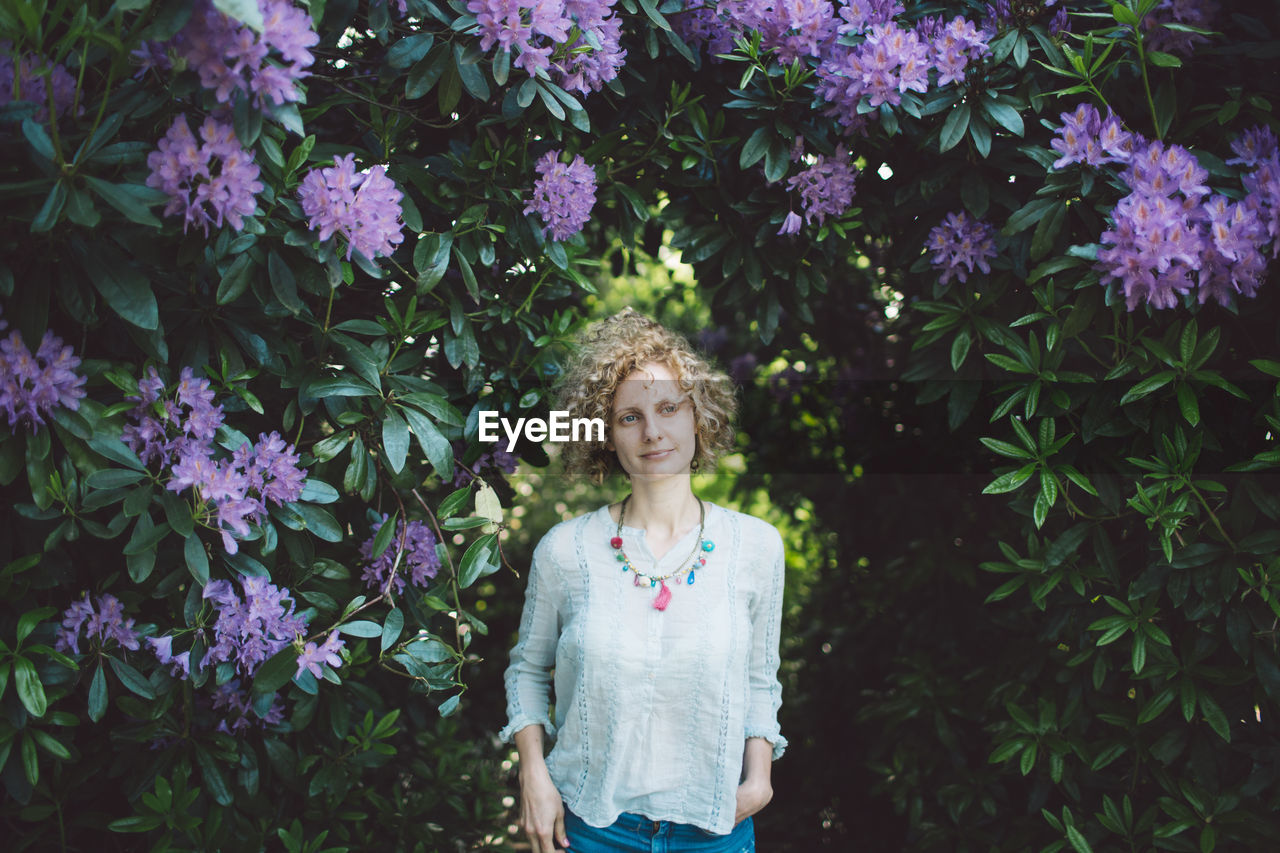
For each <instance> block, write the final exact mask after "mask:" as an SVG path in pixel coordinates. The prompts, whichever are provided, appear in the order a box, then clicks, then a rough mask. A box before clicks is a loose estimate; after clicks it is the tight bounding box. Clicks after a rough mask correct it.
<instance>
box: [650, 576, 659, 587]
mask: <svg viewBox="0 0 1280 853" xmlns="http://www.w3.org/2000/svg"><path fill="white" fill-rule="evenodd" d="M657 585H658V582H657V581H656V580H654V579H653V578H649V586H650V587H655V586H657Z"/></svg>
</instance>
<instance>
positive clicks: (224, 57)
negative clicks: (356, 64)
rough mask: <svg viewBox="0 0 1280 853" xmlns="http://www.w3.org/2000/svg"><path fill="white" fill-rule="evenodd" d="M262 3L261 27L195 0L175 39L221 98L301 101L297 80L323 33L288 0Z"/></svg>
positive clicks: (174, 44) (261, 0)
mask: <svg viewBox="0 0 1280 853" xmlns="http://www.w3.org/2000/svg"><path fill="white" fill-rule="evenodd" d="M258 9H259V10H260V11H261V12H262V32H261V33H255V32H254V31H253V30H252V29H250V28H249V27H248V26H246V25H244V24H242V23H240V22H239V21H236V20H234V19H232V18H230V17H228V16H227V15H224V14H223V13H222V12H220V11H218V10H217V8H215V7H214V5H213V3H212V2H211V0H196V4H195V8H194V9H193V10H192V12H191V18H190V20H189V21H188V22H187V25H186V26H185V27H183V28H182V30H181V31H179V32H178V34H177V35H176V36H174V38H173V41H172V42H171V46H172V48H173V50H174V52H175V53H176V54H177V55H178V56H181V57H182V58H183V59H185V60H186V61H187V64H188V65H189V66H190V67H191V68H193V69H194V70H195V71H196V73H197V74H199V75H200V84H201V85H202V86H204V87H205V88H206V89H212V90H213V92H214V97H216V98H217V99H218V101H219V102H220V103H224V104H226V103H230V102H231V100H232V98H233V97H234V96H235V94H236V93H237V92H244V93H245V94H246V95H251V96H252V97H253V99H254V101H255V103H257V104H258V105H259V106H265V105H266V104H267V103H268V102H269V103H271V104H275V105H277V106H278V105H280V104H284V103H288V102H292V101H297V100H299V99H300V95H299V94H298V87H297V84H298V81H299V80H301V79H302V78H304V77H306V76H307V71H306V68H307V67H308V66H310V65H311V64H312V63H313V62H315V57H313V56H312V55H311V48H312V47H315V45H316V44H317V43H318V42H319V41H320V37H319V36H318V35H316V33H315V30H313V29H312V28H311V16H310V15H309V14H307V12H305V11H304V10H302V9H299V8H298V7H296V6H294V5H293V3H292V2H290V0H258ZM155 52H156V51H155V49H154V48H152V49H150V50H149V51H148V55H152V54H154V53H155ZM273 52H274V55H273Z"/></svg>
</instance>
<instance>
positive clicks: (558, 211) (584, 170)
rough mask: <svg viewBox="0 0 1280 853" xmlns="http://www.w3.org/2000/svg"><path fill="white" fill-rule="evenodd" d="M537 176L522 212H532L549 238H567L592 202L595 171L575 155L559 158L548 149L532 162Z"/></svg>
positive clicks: (581, 222)
mask: <svg viewBox="0 0 1280 853" xmlns="http://www.w3.org/2000/svg"><path fill="white" fill-rule="evenodd" d="M534 170H535V171H537V173H538V175H539V177H538V179H537V180H536V181H534V183H533V199H532V200H530V201H529V202H528V203H527V204H526V205H525V207H524V212H525V213H526V214H527V213H536V214H538V215H539V216H540V217H542V221H543V222H544V223H545V224H546V231H547V232H548V233H549V234H550V235H551V239H552V240H557V241H559V240H567V239H569V238H570V237H572V236H573V235H574V234H577V233H578V232H579V231H581V230H582V226H584V225H586V224H587V220H589V219H590V218H591V208H592V207H594V206H595V203H596V172H595V169H592V168H591V167H590V166H588V165H587V163H586V161H585V160H583V159H582V155H581V154H579V155H577V156H575V157H574V158H573V160H572V162H570V163H568V164H565V163H561V162H560V152H559V151H548V152H547V153H546V154H544V155H542V157H541V158H539V160H538V162H537V163H536V164H535V165H534Z"/></svg>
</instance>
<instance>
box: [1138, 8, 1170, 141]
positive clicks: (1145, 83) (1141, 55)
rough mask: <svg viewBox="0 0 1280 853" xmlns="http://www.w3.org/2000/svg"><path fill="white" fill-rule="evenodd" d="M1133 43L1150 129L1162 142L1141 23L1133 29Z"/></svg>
mask: <svg viewBox="0 0 1280 853" xmlns="http://www.w3.org/2000/svg"><path fill="white" fill-rule="evenodd" d="M1133 43H1134V45H1135V46H1136V47H1137V48H1138V66H1139V67H1140V68H1141V69H1142V89H1143V91H1144V92H1145V93H1146V96H1147V109H1149V110H1151V127H1152V129H1153V130H1155V132H1156V139H1158V140H1160V141H1161V142H1163V141H1164V134H1163V133H1161V132H1160V120H1159V119H1158V118H1156V102H1155V100H1154V99H1153V98H1152V97H1151V80H1150V78H1149V77H1148V76H1147V55H1146V51H1144V50H1143V49H1142V22H1141V21H1139V22H1138V26H1136V27H1134V28H1133Z"/></svg>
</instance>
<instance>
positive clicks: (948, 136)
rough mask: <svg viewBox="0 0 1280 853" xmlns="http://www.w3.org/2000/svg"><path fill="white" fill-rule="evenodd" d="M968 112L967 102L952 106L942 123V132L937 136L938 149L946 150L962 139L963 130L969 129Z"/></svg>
mask: <svg viewBox="0 0 1280 853" xmlns="http://www.w3.org/2000/svg"><path fill="white" fill-rule="evenodd" d="M969 114H970V109H969V105H968V104H967V103H963V104H959V105H958V106H956V107H953V108H952V110H951V112H950V113H948V114H947V119H946V121H944V122H943V123H942V132H941V134H940V135H939V137H938V150H939V151H948V150H950V149H952V148H954V147H955V146H956V145H957V144H958V143H959V142H960V140H962V139H964V134H965V131H967V130H968V129H969Z"/></svg>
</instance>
